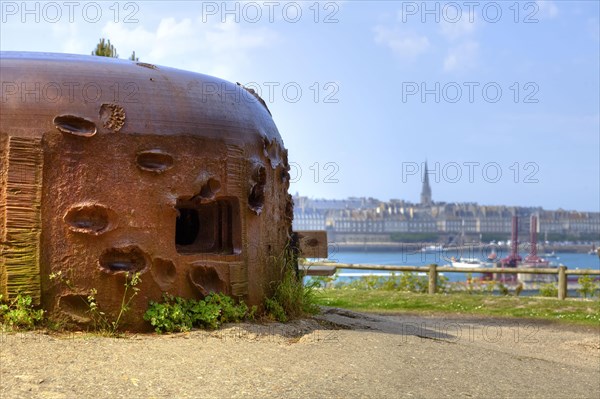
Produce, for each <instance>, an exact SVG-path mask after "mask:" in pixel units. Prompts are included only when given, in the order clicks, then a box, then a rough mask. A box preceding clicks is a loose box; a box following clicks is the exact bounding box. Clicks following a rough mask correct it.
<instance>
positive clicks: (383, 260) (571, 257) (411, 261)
mask: <svg viewBox="0 0 600 399" xmlns="http://www.w3.org/2000/svg"><path fill="white" fill-rule="evenodd" d="M463 255H464V254H463ZM499 255H503V254H499ZM520 255H521V256H522V257H523V258H525V257H526V256H527V253H521V254H520ZM452 256H454V255H453V254H451V253H448V252H447V251H432V252H420V251H419V252H407V251H403V252H351V251H339V252H336V251H330V254H329V260H331V261H334V262H338V263H354V264H366V265H398V266H427V265H430V264H432V263H436V264H437V265H439V266H445V265H449V264H450V258H451V257H452ZM480 259H483V260H485V258H484V257H482V256H480ZM547 260H548V261H550V264H551V265H565V266H567V268H568V269H569V270H572V269H594V270H600V258H599V257H598V256H597V255H589V254H585V253H569V252H557V253H556V254H555V257H549V258H548V259H547ZM440 274H442V275H444V276H445V277H447V278H448V281H451V282H458V281H466V280H467V273H445V274H444V273H440ZM338 275H339V278H340V280H341V281H348V280H352V279H354V278H360V277H362V276H367V275H378V276H389V275H391V273H390V272H384V271H375V270H355V269H338ZM472 276H473V277H478V274H473V275H472ZM479 276H481V275H480V274H479Z"/></svg>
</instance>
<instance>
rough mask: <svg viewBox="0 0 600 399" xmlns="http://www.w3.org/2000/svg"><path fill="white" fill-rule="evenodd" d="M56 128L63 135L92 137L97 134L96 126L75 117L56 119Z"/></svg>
mask: <svg viewBox="0 0 600 399" xmlns="http://www.w3.org/2000/svg"><path fill="white" fill-rule="evenodd" d="M53 122H54V126H56V128H57V129H58V130H60V131H61V132H63V133H69V134H73V135H75V136H83V137H91V136H93V135H95V134H96V124H95V123H94V122H92V121H89V120H87V119H85V118H81V117H79V116H75V115H60V116H57V117H55V118H54V120H53Z"/></svg>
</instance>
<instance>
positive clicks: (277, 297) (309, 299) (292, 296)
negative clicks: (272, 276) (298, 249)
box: [265, 248, 319, 322]
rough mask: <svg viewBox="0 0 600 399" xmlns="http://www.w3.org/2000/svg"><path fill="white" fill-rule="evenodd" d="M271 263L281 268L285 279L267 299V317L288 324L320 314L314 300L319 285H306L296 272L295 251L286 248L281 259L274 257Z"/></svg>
mask: <svg viewBox="0 0 600 399" xmlns="http://www.w3.org/2000/svg"><path fill="white" fill-rule="evenodd" d="M270 261H271V262H273V263H274V264H275V266H276V267H279V268H280V271H281V274H282V276H283V278H282V279H281V281H280V282H278V283H277V286H276V287H275V288H274V290H273V292H274V294H273V296H272V297H271V298H266V299H265V308H266V311H267V316H268V317H270V318H271V319H274V320H277V321H280V322H286V321H288V320H292V319H295V318H298V317H302V316H305V315H309V314H315V313H318V312H319V307H318V306H317V305H316V304H315V299H314V291H315V288H316V287H318V284H315V283H311V284H308V285H304V283H303V281H302V278H300V277H299V276H298V273H297V272H296V266H295V265H296V262H297V258H296V255H295V254H294V253H293V251H291V250H290V249H289V248H286V249H285V250H284V251H283V253H282V254H281V255H280V256H279V257H272V258H271V259H270Z"/></svg>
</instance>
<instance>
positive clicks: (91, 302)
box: [49, 271, 142, 336]
mask: <svg viewBox="0 0 600 399" xmlns="http://www.w3.org/2000/svg"><path fill="white" fill-rule="evenodd" d="M49 278H50V281H52V280H57V281H58V282H59V283H60V284H65V285H66V286H67V287H68V288H69V289H70V290H71V291H74V292H76V291H77V290H76V287H75V285H74V284H73V282H72V281H71V279H69V278H68V277H67V276H66V275H65V274H63V273H62V271H59V272H57V273H52V274H50V276H49ZM141 282H142V280H141V278H140V273H127V274H126V275H125V283H124V287H125V289H124V291H123V297H122V298H121V306H120V308H119V313H118V315H117V317H116V318H115V320H110V319H109V317H108V316H107V315H106V313H105V312H103V311H102V310H101V309H100V307H99V306H98V303H97V301H96V295H97V294H98V291H97V290H96V289H95V288H92V289H90V290H89V292H88V294H87V298H83V297H82V298H81V300H82V301H83V302H84V303H85V305H86V306H87V307H88V311H87V313H88V314H89V316H90V318H91V319H92V322H93V331H96V332H100V333H102V334H106V335H109V336H117V335H118V331H119V327H120V323H121V321H122V319H123V317H124V316H125V314H126V313H127V312H129V310H130V309H131V308H130V304H131V301H132V300H133V298H135V297H136V296H137V295H138V293H139V291H140V289H139V288H138V287H136V286H137V285H138V284H139V283H141Z"/></svg>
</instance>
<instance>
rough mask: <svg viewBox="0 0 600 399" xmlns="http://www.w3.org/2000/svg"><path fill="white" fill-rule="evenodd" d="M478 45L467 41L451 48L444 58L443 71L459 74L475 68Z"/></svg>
mask: <svg viewBox="0 0 600 399" xmlns="http://www.w3.org/2000/svg"><path fill="white" fill-rule="evenodd" d="M478 54H479V43H478V42H476V41H474V40H469V41H466V42H464V43H461V44H459V45H458V46H454V47H451V48H450V49H449V50H448V54H447V55H446V58H444V71H446V72H461V71H464V70H468V69H472V68H474V67H476V66H477V58H478V57H477V55H478Z"/></svg>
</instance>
